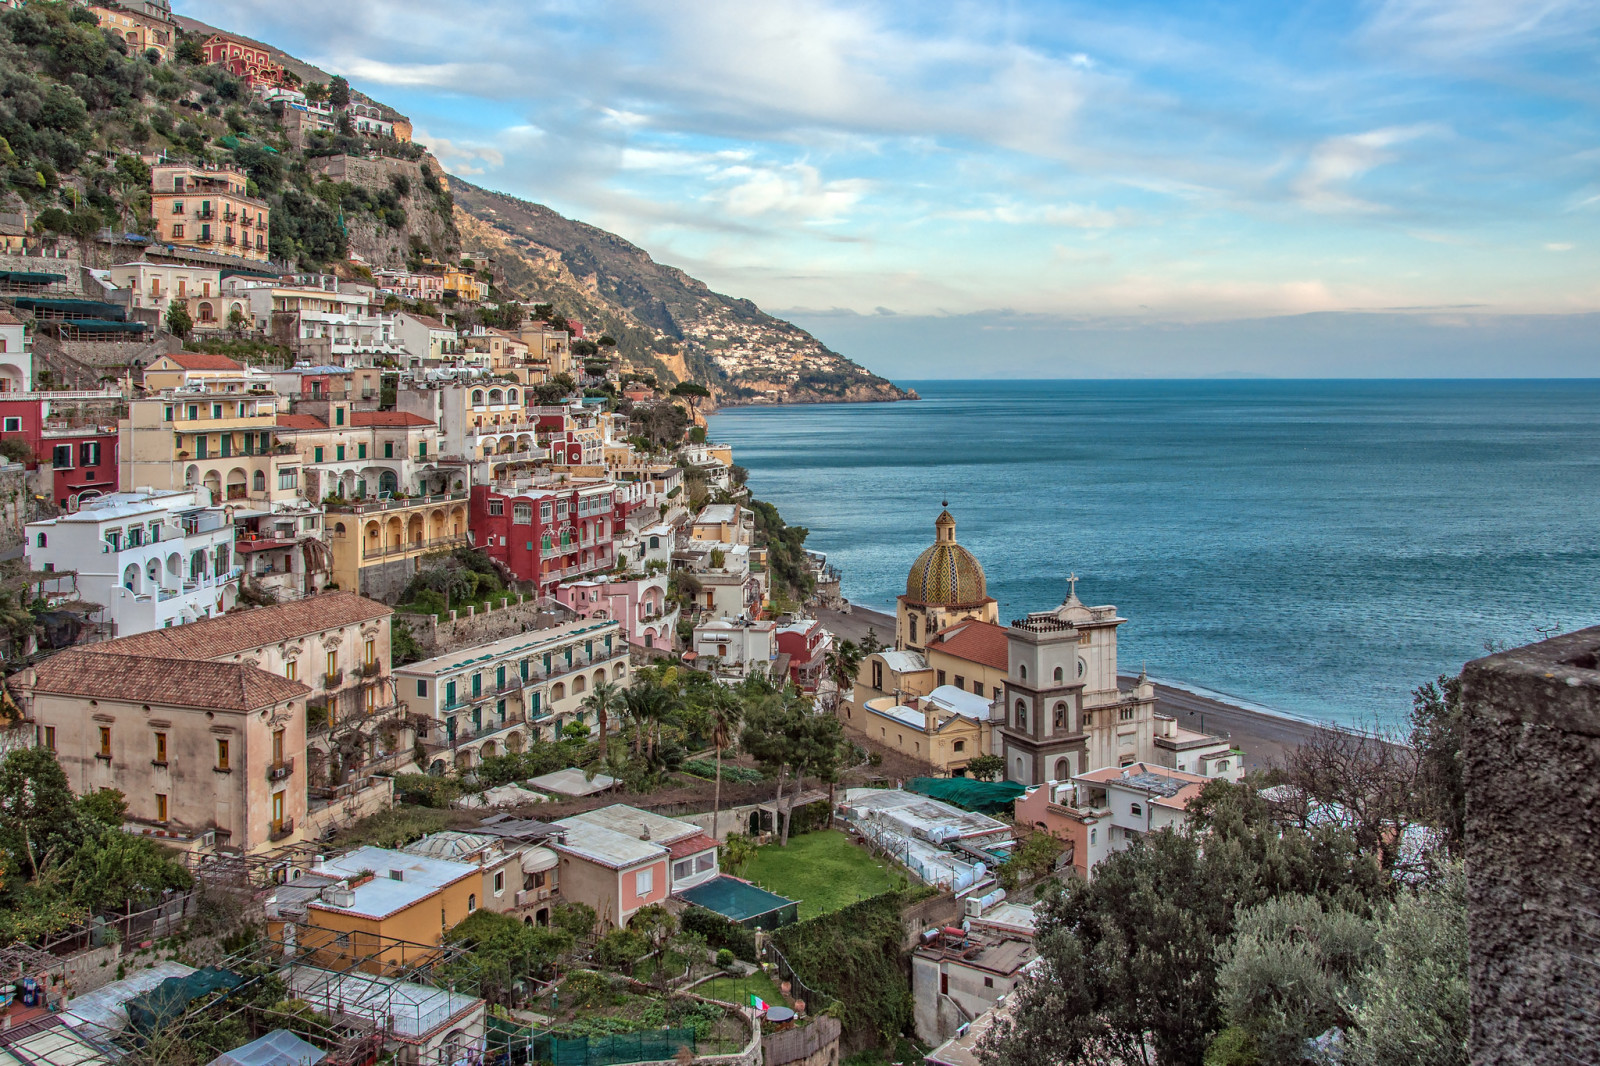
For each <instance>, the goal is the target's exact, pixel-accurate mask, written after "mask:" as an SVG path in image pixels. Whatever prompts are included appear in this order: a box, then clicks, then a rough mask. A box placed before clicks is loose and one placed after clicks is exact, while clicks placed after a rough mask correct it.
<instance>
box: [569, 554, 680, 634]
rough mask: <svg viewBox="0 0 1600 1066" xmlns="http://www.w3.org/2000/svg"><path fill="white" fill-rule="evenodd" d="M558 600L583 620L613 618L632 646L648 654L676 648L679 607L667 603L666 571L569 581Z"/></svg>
mask: <svg viewBox="0 0 1600 1066" xmlns="http://www.w3.org/2000/svg"><path fill="white" fill-rule="evenodd" d="M555 596H556V599H557V600H558V601H559V602H561V603H564V604H566V605H567V606H568V607H570V608H572V610H573V612H574V613H575V614H577V616H578V617H579V618H613V619H615V620H617V621H618V622H620V623H622V627H623V631H624V632H625V633H627V635H628V643H630V644H632V645H633V646H634V647H636V648H642V649H644V650H646V651H650V650H656V651H670V650H671V649H672V648H673V646H674V645H675V644H676V642H677V640H676V633H677V626H678V606H677V604H675V603H668V602H667V574H666V571H664V570H663V571H661V572H659V573H655V574H650V575H642V574H633V575H624V576H622V577H620V578H617V577H600V578H596V579H595V580H593V581H568V582H565V583H563V584H561V585H559V586H558V587H557V588H556V590H555Z"/></svg>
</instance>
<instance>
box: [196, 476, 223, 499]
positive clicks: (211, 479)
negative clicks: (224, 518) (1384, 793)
mask: <svg viewBox="0 0 1600 1066" xmlns="http://www.w3.org/2000/svg"><path fill="white" fill-rule="evenodd" d="M200 483H201V485H203V486H204V487H205V490H206V491H207V492H209V493H211V502H212V503H216V502H217V501H218V500H219V499H221V498H222V475H221V474H219V473H217V472H216V471H215V470H207V471H206V476H205V477H204V478H202V479H201V482H200Z"/></svg>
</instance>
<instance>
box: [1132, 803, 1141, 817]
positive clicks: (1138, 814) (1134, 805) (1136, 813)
mask: <svg viewBox="0 0 1600 1066" xmlns="http://www.w3.org/2000/svg"><path fill="white" fill-rule="evenodd" d="M1128 813H1129V814H1131V815H1133V816H1134V817H1135V818H1143V817H1144V808H1143V807H1141V806H1140V805H1139V804H1137V803H1130V804H1128Z"/></svg>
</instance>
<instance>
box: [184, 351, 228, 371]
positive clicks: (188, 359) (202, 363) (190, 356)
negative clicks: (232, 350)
mask: <svg viewBox="0 0 1600 1066" xmlns="http://www.w3.org/2000/svg"><path fill="white" fill-rule="evenodd" d="M166 357H167V358H168V359H171V360H172V361H173V362H174V363H177V364H178V365H179V366H181V367H183V369H185V370H243V369H244V367H243V366H240V365H239V364H238V363H236V362H234V361H233V360H232V359H229V358H228V357H227V356H225V355H212V354H211V353H209V352H168V353H167V355H166Z"/></svg>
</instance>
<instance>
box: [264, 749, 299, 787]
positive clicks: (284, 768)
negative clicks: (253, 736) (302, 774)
mask: <svg viewBox="0 0 1600 1066" xmlns="http://www.w3.org/2000/svg"><path fill="white" fill-rule="evenodd" d="M293 775H294V756H293V755H291V756H289V757H288V758H287V759H284V760H282V761H281V762H275V763H273V764H271V765H270V766H268V767H267V780H268V781H286V780H288V779H289V778H290V777H292V776H293Z"/></svg>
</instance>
